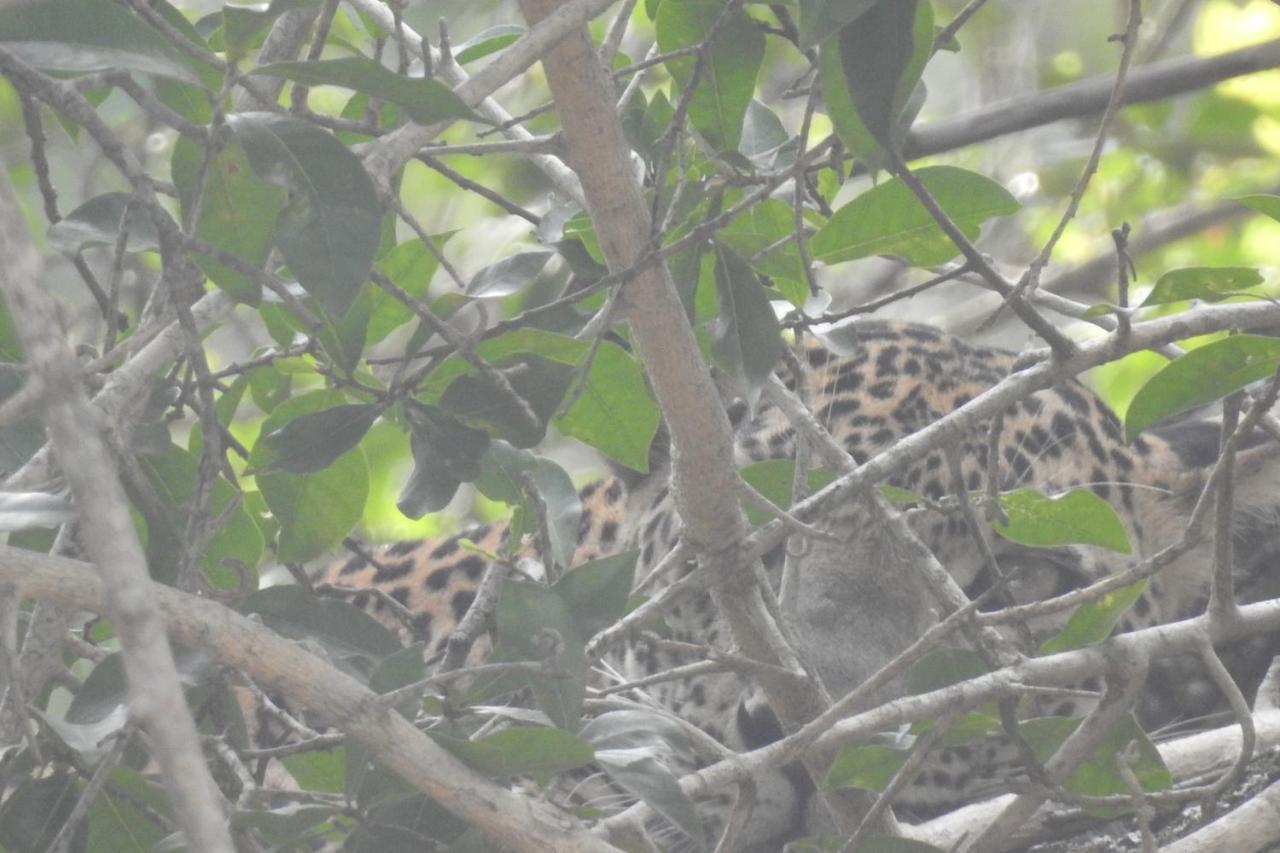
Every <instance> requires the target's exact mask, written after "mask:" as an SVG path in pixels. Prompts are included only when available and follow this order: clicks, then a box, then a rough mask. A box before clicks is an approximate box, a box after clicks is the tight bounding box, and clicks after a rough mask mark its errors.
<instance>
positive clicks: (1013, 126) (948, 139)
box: [904, 39, 1280, 160]
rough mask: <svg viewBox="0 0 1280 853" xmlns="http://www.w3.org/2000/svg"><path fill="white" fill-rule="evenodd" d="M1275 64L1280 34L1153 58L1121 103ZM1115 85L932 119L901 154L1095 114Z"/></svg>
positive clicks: (1097, 80)
mask: <svg viewBox="0 0 1280 853" xmlns="http://www.w3.org/2000/svg"><path fill="white" fill-rule="evenodd" d="M1276 66H1280V39H1278V40H1276V41H1269V42H1265V43H1264V44H1259V45H1255V46H1253V47H1246V48H1243V49H1241V50H1235V51H1232V52H1230V53H1224V54H1222V55H1220V56H1214V57H1210V58H1209V59H1199V58H1194V57H1183V58H1179V59H1170V60H1168V61H1166V62H1155V63H1152V64H1151V65H1147V66H1144V67H1142V68H1138V69H1135V70H1134V71H1133V72H1131V73H1130V74H1129V77H1128V80H1127V81H1126V83H1125V89H1124V96H1123V98H1122V100H1121V103H1122V104H1126V105H1127V104H1138V103H1144V102H1146V101H1158V100H1160V99H1162V98H1170V97H1173V96H1175V95H1184V94H1187V93H1189V92H1199V91H1202V90H1204V89H1206V88H1208V87H1209V86H1212V85H1213V84H1215V83H1220V82H1221V81H1223V80H1228V79H1230V78H1232V77H1240V76H1242V75H1244V74H1252V73H1253V72H1255V71H1265V70H1266V69H1268V68H1275V67H1276ZM1114 86H1115V76H1114V75H1111V74H1106V75H1101V76H1098V77H1091V78H1090V79H1088V80H1082V81H1080V82H1079V83H1069V84H1067V85H1065V86H1058V87H1057V88H1054V89H1049V90H1047V91H1043V92H1037V93H1035V94H1034V95H1027V96H1025V97H1021V98H1012V99H1010V100H1007V101H999V102H997V103H994V104H991V105H989V106H986V107H982V108H981V109H977V110H973V111H971V112H967V113H964V114H963V115H958V116H956V117H954V118H950V119H944V120H942V121H936V122H931V123H929V124H926V125H922V126H921V127H919V128H917V129H916V130H914V131H912V132H911V133H909V134H908V135H907V141H906V145H905V146H904V154H905V156H906V157H907V159H909V160H910V159H917V158H920V157H928V156H929V155H931V154H940V153H942V152H944V151H954V150H955V149H957V148H963V147H965V146H966V145H973V144H975V143H978V142H986V141H987V140H988V139H995V138H996V137H998V136H1004V135H1005V134H1009V133H1016V132H1017V131H1019V130H1027V129H1029V128H1033V127H1039V126H1041V125H1044V124H1049V123H1050V122H1054V121H1060V120H1062V119H1068V118H1080V117H1082V116H1088V115H1093V114H1094V113H1100V112H1102V110H1103V109H1105V108H1106V106H1107V101H1108V100H1109V99H1110V97H1111V92H1112V89H1113V87H1114Z"/></svg>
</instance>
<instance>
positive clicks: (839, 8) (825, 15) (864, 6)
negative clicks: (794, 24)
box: [799, 0, 882, 47]
mask: <svg viewBox="0 0 1280 853" xmlns="http://www.w3.org/2000/svg"><path fill="white" fill-rule="evenodd" d="M881 2H882V0H800V26H799V29H800V46H801V47H813V46H814V45H816V44H817V43H818V42H820V41H823V40H825V39H826V38H827V37H828V36H830V35H831V34H832V33H835V32H839V31H840V30H842V29H844V28H845V26H846V25H847V24H851V23H853V22H854V21H856V20H857V19H858V17H859V16H860V15H862V14H863V13H864V12H866V11H867V10H868V9H870V8H871V7H873V6H875V5H876V4H878V3H881Z"/></svg>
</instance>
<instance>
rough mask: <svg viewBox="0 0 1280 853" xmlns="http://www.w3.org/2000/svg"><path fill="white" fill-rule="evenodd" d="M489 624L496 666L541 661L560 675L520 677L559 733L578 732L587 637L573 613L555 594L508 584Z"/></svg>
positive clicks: (532, 586) (539, 587)
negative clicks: (493, 625)
mask: <svg viewBox="0 0 1280 853" xmlns="http://www.w3.org/2000/svg"><path fill="white" fill-rule="evenodd" d="M494 621H495V623H496V625H497V629H496V634H497V648H496V650H495V652H494V657H495V658H497V659H499V660H507V661H518V660H532V661H546V660H548V659H549V658H552V657H554V659H555V664H558V669H559V672H556V673H550V674H545V675H544V674H541V673H537V674H533V673H529V674H526V675H525V679H526V681H527V682H528V684H529V686H530V687H531V688H532V690H533V695H534V699H535V700H536V701H537V703H538V707H539V708H541V709H542V710H543V712H544V713H545V714H546V715H547V716H548V717H550V718H551V721H552V722H553V723H555V724H556V725H557V726H559V727H560V728H562V729H567V730H569V731H573V730H574V729H576V728H577V725H578V717H579V716H580V715H581V713H582V700H583V697H584V696H585V695H586V685H587V671H588V665H587V656H586V652H585V648H586V639H587V638H586V637H585V636H584V635H583V632H582V629H581V627H580V626H579V625H578V622H577V620H576V619H575V617H574V613H573V609H572V608H571V607H570V606H569V604H568V602H566V601H565V600H564V597H563V596H562V595H560V594H559V593H558V592H557V591H556V590H555V589H553V588H551V587H548V586H543V585H542V584H537V583H529V582H526V581H515V580H508V581H507V582H506V583H504V584H503V585H502V592H501V593H500V594H499V596H498V606H497V608H496V610H495V614H494Z"/></svg>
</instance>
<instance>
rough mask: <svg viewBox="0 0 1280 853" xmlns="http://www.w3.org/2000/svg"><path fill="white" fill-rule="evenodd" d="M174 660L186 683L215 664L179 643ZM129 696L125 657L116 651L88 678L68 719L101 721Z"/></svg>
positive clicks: (82, 722)
mask: <svg viewBox="0 0 1280 853" xmlns="http://www.w3.org/2000/svg"><path fill="white" fill-rule="evenodd" d="M173 662H174V665H175V666H176V667H177V668H178V675H179V676H181V678H182V681H183V683H185V684H195V683H197V682H199V681H201V680H202V679H203V678H206V677H207V676H208V675H209V674H210V671H211V670H212V669H213V666H214V665H213V663H212V661H211V660H210V659H209V656H208V655H207V654H205V653H203V652H201V651H199V650H193V649H190V648H188V647H186V646H182V645H178V644H177V643H175V644H174V645H173ZM128 698H129V686H128V684H127V683H126V682H125V676H124V661H123V660H122V659H121V657H120V653H119V652H113V653H112V654H110V655H108V656H107V657H105V658H103V659H102V660H101V661H99V662H98V665H97V666H95V667H94V668H93V671H92V672H90V673H89V676H88V677H87V678H86V679H85V680H84V684H82V685H81V687H80V690H79V692H77V693H76V695H75V698H74V699H72V700H71V704H70V705H69V706H68V707H67V713H66V720H67V722H69V723H73V724H75V725H80V726H87V725H93V724H95V723H100V722H102V721H103V720H105V719H106V718H107V717H108V716H110V715H111V714H112V713H113V712H114V711H115V710H116V709H117V708H119V707H120V706H122V705H124V704H125V702H127V701H128Z"/></svg>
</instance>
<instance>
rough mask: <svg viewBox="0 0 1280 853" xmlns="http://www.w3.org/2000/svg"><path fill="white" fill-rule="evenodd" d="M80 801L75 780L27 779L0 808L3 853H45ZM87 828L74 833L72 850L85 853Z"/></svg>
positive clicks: (58, 776)
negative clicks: (4, 851)
mask: <svg viewBox="0 0 1280 853" xmlns="http://www.w3.org/2000/svg"><path fill="white" fill-rule="evenodd" d="M79 798H80V785H79V784H78V783H77V781H76V777H75V776H73V775H68V774H65V773H61V772H57V773H55V774H54V775H52V776H45V777H42V778H39V779H28V780H27V781H25V782H23V783H22V784H21V785H19V787H18V789H17V790H15V791H14V792H13V793H12V794H10V795H9V798H8V799H7V800H5V802H4V805H3V806H0V838H3V839H4V845H5V850H6V853H45V851H47V850H49V849H51V846H52V843H53V840H54V838H55V837H57V835H58V831H59V830H60V829H62V825H63V823H65V822H66V820H67V818H68V817H70V816H71V810H72V809H73V808H75V805H76V801H77V800H78V799H79ZM85 830H86V827H85V826H84V825H83V824H82V825H81V826H80V827H79V828H78V829H76V830H75V832H74V833H73V838H72V840H71V845H72V848H71V849H73V850H84V841H85Z"/></svg>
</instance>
